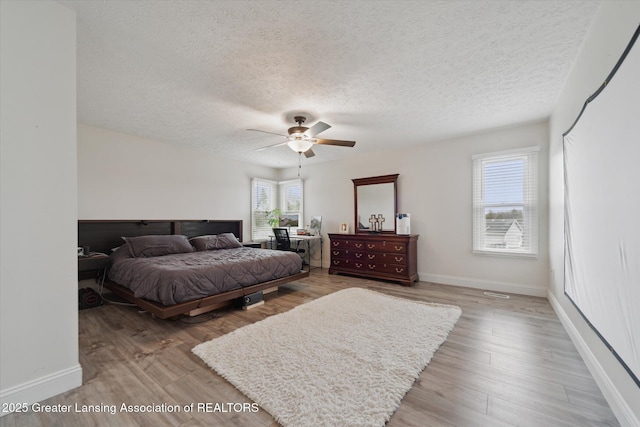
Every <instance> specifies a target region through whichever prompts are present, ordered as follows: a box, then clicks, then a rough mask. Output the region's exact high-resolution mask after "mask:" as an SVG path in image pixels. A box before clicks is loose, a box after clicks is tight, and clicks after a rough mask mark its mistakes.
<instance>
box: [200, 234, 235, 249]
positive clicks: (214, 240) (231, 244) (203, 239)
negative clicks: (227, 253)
mask: <svg viewBox="0 0 640 427" xmlns="http://www.w3.org/2000/svg"><path fill="white" fill-rule="evenodd" d="M189 242H191V244H192V245H193V247H194V248H196V251H211V250H215V249H233V248H241V247H242V243H240V242H238V239H236V236H235V235H234V234H233V233H222V234H211V235H207V236H197V237H192V238H191V239H189Z"/></svg>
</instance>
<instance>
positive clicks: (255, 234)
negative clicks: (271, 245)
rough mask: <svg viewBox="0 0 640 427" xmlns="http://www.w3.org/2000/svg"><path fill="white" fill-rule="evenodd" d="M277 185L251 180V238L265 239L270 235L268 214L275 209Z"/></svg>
mask: <svg viewBox="0 0 640 427" xmlns="http://www.w3.org/2000/svg"><path fill="white" fill-rule="evenodd" d="M277 188H278V187H277V183H276V182H275V181H267V180H264V179H259V178H253V179H252V180H251V238H252V240H256V239H267V238H269V235H270V234H272V230H271V225H269V219H268V214H269V212H270V211H272V210H273V209H275V208H276V201H277Z"/></svg>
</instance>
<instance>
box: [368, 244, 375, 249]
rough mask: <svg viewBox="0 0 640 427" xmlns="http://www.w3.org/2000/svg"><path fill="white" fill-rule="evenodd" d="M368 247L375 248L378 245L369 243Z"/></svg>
mask: <svg viewBox="0 0 640 427" xmlns="http://www.w3.org/2000/svg"><path fill="white" fill-rule="evenodd" d="M367 247H368V248H369V249H373V248H375V247H376V245H375V244H371V243H368V244H367Z"/></svg>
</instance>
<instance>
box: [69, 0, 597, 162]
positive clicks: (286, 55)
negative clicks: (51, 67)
mask: <svg viewBox="0 0 640 427" xmlns="http://www.w3.org/2000/svg"><path fill="white" fill-rule="evenodd" d="M61 3H62V4H64V5H66V6H68V7H70V8H72V9H74V10H75V11H76V12H77V31H78V35H77V43H78V55H77V60H78V75H77V79H78V120H79V121H80V122H82V123H85V124H89V125H94V126H98V127H102V128H106V129H112V130H116V131H120V132H124V133H128V134H133V135H138V136H141V137H145V138H150V139H154V140H157V141H161V142H166V143H169V144H176V145H181V146H192V147H200V148H206V149H208V150H211V151H212V152H213V153H216V154H218V155H220V156H225V157H230V158H235V159H239V160H244V161H247V162H252V163H258V164H263V165H268V166H272V167H277V168H281V167H288V166H294V165H296V164H297V161H298V156H297V154H296V153H294V152H293V151H292V150H290V149H289V148H288V147H286V146H281V147H277V148H272V149H269V150H265V151H259V152H256V151H254V150H255V149H256V148H259V147H263V146H266V145H270V144H275V143H277V142H280V141H281V140H282V139H281V138H280V137H278V136H275V135H268V134H261V133H257V132H248V131H246V130H245V129H248V128H258V129H264V130H267V131H272V132H277V133H286V129H287V128H288V127H289V126H293V125H294V123H293V122H292V121H291V118H292V116H293V115H295V114H296V113H300V112H304V113H306V114H307V116H308V117H309V120H308V121H307V125H309V126H310V125H312V124H313V123H315V122H316V121H317V120H322V121H324V122H326V123H329V124H330V125H332V128H331V129H329V130H327V131H325V132H324V133H322V134H321V136H322V137H324V138H335V139H350V140H355V141H357V144H356V147H355V148H344V147H327V146H316V147H314V151H315V152H316V157H314V158H311V159H303V164H304V163H311V162H321V161H326V160H332V159H337V158H341V157H345V156H352V155H358V154H362V153H365V152H370V151H376V150H386V149H390V148H393V147H400V146H410V145H416V144H424V143H428V142H430V141H434V140H439V139H443V138H448V137H454V136H458V135H463V134H468V133H471V132H477V131H483V130H486V129H491V128H495V127H500V126H506V125H512V124H516V123H523V122H531V121H536V120H541V119H544V118H546V117H548V116H549V115H550V113H551V111H552V109H553V107H554V105H555V103H556V100H557V98H558V96H559V93H560V91H561V89H562V86H563V84H564V81H565V79H566V77H567V75H568V73H569V71H570V69H571V66H572V64H573V61H574V59H575V57H576V55H577V53H578V50H579V48H580V46H581V43H582V40H583V39H584V37H585V35H586V32H587V30H588V28H589V26H590V23H591V21H592V18H593V17H594V15H595V13H596V11H597V9H598V6H599V2H597V1H567V0H559V1H539V0H533V1H526V0H520V1H516V0H508V1H483V0H477V1H476V0H474V1H462V0H458V1H424V0H423V1H401V0H394V1H317V0H315V1H219V0H211V1H109V0H104V1H61Z"/></svg>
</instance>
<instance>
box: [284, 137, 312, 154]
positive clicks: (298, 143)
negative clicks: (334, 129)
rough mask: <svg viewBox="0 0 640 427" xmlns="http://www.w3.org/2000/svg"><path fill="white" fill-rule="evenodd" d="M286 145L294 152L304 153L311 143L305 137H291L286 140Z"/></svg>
mask: <svg viewBox="0 0 640 427" xmlns="http://www.w3.org/2000/svg"><path fill="white" fill-rule="evenodd" d="M287 145H288V146H289V148H291V149H292V150H293V151H295V152H296V153H304V152H305V151H307V150H308V149H309V148H311V147H312V146H313V143H311V142H310V141H308V140H306V139H293V140H291V141H289V142H287Z"/></svg>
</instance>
